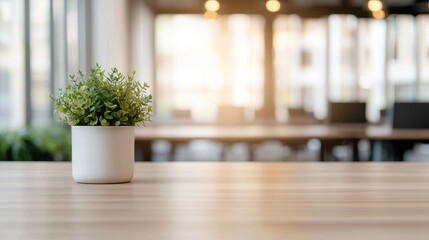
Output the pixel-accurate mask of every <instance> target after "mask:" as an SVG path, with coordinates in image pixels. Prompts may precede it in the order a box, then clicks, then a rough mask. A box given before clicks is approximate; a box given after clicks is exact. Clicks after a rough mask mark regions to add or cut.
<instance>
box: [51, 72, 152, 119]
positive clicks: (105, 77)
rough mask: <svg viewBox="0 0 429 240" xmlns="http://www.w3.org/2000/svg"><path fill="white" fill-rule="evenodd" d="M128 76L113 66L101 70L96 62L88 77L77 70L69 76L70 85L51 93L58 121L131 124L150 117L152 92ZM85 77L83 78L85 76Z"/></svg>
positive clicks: (147, 86)
mask: <svg viewBox="0 0 429 240" xmlns="http://www.w3.org/2000/svg"><path fill="white" fill-rule="evenodd" d="M134 76H135V71H133V73H132V75H128V76H125V75H123V74H122V73H120V72H119V71H118V69H116V68H112V70H111V72H110V73H107V74H106V73H105V71H104V70H102V69H101V66H100V65H99V64H96V65H95V67H94V68H91V69H90V73H89V75H88V76H85V74H84V73H83V72H81V71H79V72H78V74H77V75H71V76H70V78H71V84H69V85H67V86H66V88H65V89H64V90H62V89H60V94H59V97H58V98H55V97H53V96H52V99H53V101H54V104H55V107H56V111H58V112H60V113H62V114H63V116H62V117H60V120H61V121H63V122H65V123H68V124H70V125H87V126H135V125H137V124H140V123H142V124H143V125H144V124H145V121H150V120H151V113H152V105H151V103H152V95H150V94H149V95H147V94H146V91H147V89H148V88H149V85H148V84H147V83H144V84H143V85H141V84H140V82H138V81H135V80H134ZM85 78H86V79H85Z"/></svg>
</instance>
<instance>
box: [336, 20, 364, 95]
mask: <svg viewBox="0 0 429 240" xmlns="http://www.w3.org/2000/svg"><path fill="white" fill-rule="evenodd" d="M328 19H329V70H328V71H329V100H330V101H358V100H360V99H359V96H358V93H359V90H358V84H357V68H356V66H357V48H356V46H357V26H358V19H357V18H356V17H355V16H351V15H331V16H329V18H328Z"/></svg>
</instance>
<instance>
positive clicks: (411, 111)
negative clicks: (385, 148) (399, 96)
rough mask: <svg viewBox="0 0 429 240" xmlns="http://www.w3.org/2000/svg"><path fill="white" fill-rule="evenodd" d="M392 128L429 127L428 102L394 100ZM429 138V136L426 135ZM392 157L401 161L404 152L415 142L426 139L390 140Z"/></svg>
mask: <svg viewBox="0 0 429 240" xmlns="http://www.w3.org/2000/svg"><path fill="white" fill-rule="evenodd" d="M392 128H394V129H425V128H429V102H395V103H394V105H393V118H392ZM428 138H429V136H428ZM391 143H392V152H393V159H394V160H395V161H403V160H404V153H405V152H406V151H407V150H410V149H412V148H413V146H414V145H415V144H416V143H428V142H427V141H416V140H414V141H392V142H391Z"/></svg>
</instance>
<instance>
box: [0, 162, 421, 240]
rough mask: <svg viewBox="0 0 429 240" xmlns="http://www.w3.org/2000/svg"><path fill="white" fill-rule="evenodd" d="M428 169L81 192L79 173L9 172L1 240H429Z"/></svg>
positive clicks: (170, 174)
mask: <svg viewBox="0 0 429 240" xmlns="http://www.w3.org/2000/svg"><path fill="white" fill-rule="evenodd" d="M428 172H429V164H427V163H317V162H312V163H261V162H258V163H256V162H255V163H245V162H229V163H222V162H211V163H207V162H206V163H201V162H199V163H195V162H193V163H191V162H175V163H136V168H135V178H134V180H133V181H132V182H131V183H127V184H98V185H96V184H93V185H91V184H77V183H74V182H73V180H72V177H71V165H70V163H59V162H57V163H55V162H54V163H43V162H32V163H29V162H0V179H1V181H0V239H14V240H20V239H22V240H27V239H32V240H41V239H43V240H44V239H65V240H68V239H93V240H98V239H100V240H101V239H102V240H105V239H130V240H134V239H157V240H164V239H165V240H167V239H177V240H181V239H183V240H193V239H198V240H199V239H213V240H218V239H222V240H229V239H231V240H232V239H233V240H241V239H246V240H247V239H255V240H259V239H261V240H266V239H319V240H324V239H330V240H331V239H348V240H357V239H377V240H396V239H398V240H402V239H413V240H419V239H427V236H428V235H429V228H428V226H429V174H428Z"/></svg>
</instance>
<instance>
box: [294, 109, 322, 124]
mask: <svg viewBox="0 0 429 240" xmlns="http://www.w3.org/2000/svg"><path fill="white" fill-rule="evenodd" d="M287 111H288V120H287V123H288V124H316V123H317V122H318V121H317V119H316V118H315V117H314V115H313V113H312V112H307V111H306V110H305V109H304V108H288V109H287Z"/></svg>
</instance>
